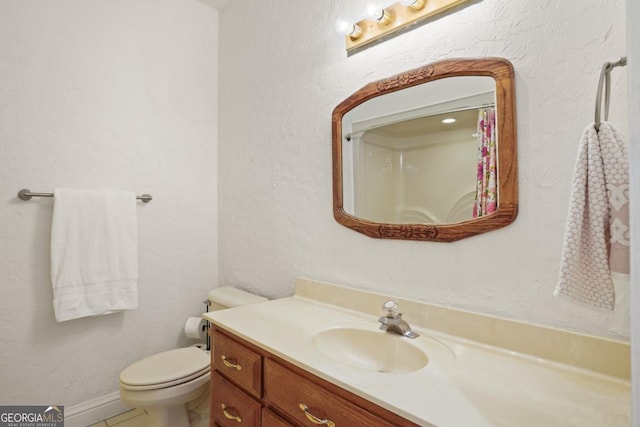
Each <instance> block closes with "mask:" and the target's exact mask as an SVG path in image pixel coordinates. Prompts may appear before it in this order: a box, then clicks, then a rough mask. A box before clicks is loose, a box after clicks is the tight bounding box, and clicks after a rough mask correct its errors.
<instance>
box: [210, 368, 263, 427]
mask: <svg viewBox="0 0 640 427" xmlns="http://www.w3.org/2000/svg"><path fill="white" fill-rule="evenodd" d="M211 390H212V391H211V417H212V418H213V420H214V421H215V423H216V424H217V425H219V426H221V427H260V410H261V406H262V405H261V404H260V403H259V402H257V401H255V400H253V399H252V398H251V397H250V396H249V395H248V394H246V393H245V392H243V391H242V390H240V389H239V388H237V387H236V386H234V385H233V384H232V383H231V382H230V381H228V380H227V379H225V378H224V377H223V376H222V375H220V374H219V373H217V372H212V373H211Z"/></svg>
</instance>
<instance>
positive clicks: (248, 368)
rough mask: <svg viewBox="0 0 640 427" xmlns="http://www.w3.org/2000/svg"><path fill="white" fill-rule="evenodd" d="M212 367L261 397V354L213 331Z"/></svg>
mask: <svg viewBox="0 0 640 427" xmlns="http://www.w3.org/2000/svg"><path fill="white" fill-rule="evenodd" d="M211 354H212V356H211V360H212V363H213V366H212V367H211V368H212V369H216V370H217V371H218V372H220V373H221V374H223V375H224V376H225V377H227V378H229V379H230V380H231V381H233V382H234V383H236V384H237V385H239V386H240V387H242V388H244V389H245V390H246V391H248V392H249V393H251V394H252V395H254V396H255V397H257V398H260V397H262V356H261V355H260V354H258V353H256V352H255V351H253V350H251V349H249V348H247V347H245V346H243V345H242V344H240V343H238V342H237V341H235V340H233V339H231V338H229V337H228V336H227V335H225V334H222V333H220V332H219V331H214V332H213V350H212V352H211Z"/></svg>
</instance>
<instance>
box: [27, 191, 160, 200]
mask: <svg viewBox="0 0 640 427" xmlns="http://www.w3.org/2000/svg"><path fill="white" fill-rule="evenodd" d="M18 197H19V198H20V200H25V201H26V200H31V198H32V197H53V193H34V192H32V191H31V190H29V189H26V188H23V189H22V190H20V191H18ZM136 199H138V200H142V201H143V202H144V203H149V202H150V201H151V200H152V199H153V197H151V194H143V195H141V196H136Z"/></svg>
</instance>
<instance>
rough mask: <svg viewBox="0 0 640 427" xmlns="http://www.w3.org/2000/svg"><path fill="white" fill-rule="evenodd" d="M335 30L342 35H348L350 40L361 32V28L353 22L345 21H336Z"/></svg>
mask: <svg viewBox="0 0 640 427" xmlns="http://www.w3.org/2000/svg"><path fill="white" fill-rule="evenodd" d="M336 31H337V32H338V33H339V34H341V35H343V36H349V37H350V38H351V39H352V40H355V39H357V38H358V37H360V35H361V34H362V28H360V27H359V26H358V25H356V24H354V23H353V22H347V21H338V22H336Z"/></svg>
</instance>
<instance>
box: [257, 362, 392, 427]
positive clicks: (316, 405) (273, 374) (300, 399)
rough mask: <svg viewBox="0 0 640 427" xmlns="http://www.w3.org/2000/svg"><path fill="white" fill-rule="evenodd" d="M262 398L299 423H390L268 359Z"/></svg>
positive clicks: (381, 426) (387, 426) (385, 426)
mask: <svg viewBox="0 0 640 427" xmlns="http://www.w3.org/2000/svg"><path fill="white" fill-rule="evenodd" d="M265 398H266V400H267V402H268V403H269V404H270V405H273V406H275V407H277V408H279V409H280V410H281V411H283V413H285V414H287V415H288V416H290V417H291V419H292V420H295V421H296V422H297V423H299V424H300V425H302V426H315V427H317V425H318V424H324V425H326V426H328V427H331V426H335V427H350V426H367V427H393V426H394V425H393V424H391V423H389V422H387V421H385V420H383V419H381V418H379V417H377V416H376V415H374V414H372V413H370V412H368V411H366V410H365V409H363V408H361V407H359V406H356V405H354V404H352V403H350V402H348V401H347V400H345V399H343V398H341V397H339V396H336V395H335V394H333V393H332V392H330V391H329V390H326V389H324V388H321V387H320V386H319V385H318V384H315V383H313V382H312V381H309V380H307V379H306V378H304V377H302V376H300V375H298V374H296V373H294V372H292V371H290V370H288V369H287V368H285V367H284V366H282V365H280V364H279V363H276V362H274V361H273V360H271V359H267V360H266V361H265ZM330 422H332V423H333V424H331V423H330Z"/></svg>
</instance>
